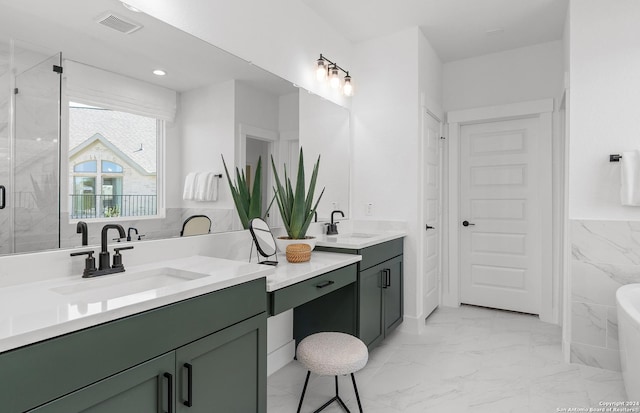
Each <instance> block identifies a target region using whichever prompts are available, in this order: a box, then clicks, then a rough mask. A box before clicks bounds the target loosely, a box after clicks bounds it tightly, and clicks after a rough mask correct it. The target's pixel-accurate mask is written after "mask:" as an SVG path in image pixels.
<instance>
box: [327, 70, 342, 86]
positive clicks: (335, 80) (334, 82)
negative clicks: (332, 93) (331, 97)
mask: <svg viewBox="0 0 640 413" xmlns="http://www.w3.org/2000/svg"><path fill="white" fill-rule="evenodd" d="M329 84H331V87H332V88H333V89H337V88H339V87H340V76H338V68H337V67H333V68H332V69H331V77H329Z"/></svg>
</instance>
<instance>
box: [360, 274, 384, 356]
mask: <svg viewBox="0 0 640 413" xmlns="http://www.w3.org/2000/svg"><path fill="white" fill-rule="evenodd" d="M359 276H360V282H359V284H358V289H359V291H358V292H359V322H358V327H359V331H358V333H359V337H360V340H362V341H363V342H364V344H366V345H367V346H371V345H372V344H374V342H376V341H378V340H382V338H383V336H384V330H383V326H382V278H383V277H382V276H383V266H382V265H376V266H374V267H371V268H368V269H366V270H364V271H360V275H359Z"/></svg>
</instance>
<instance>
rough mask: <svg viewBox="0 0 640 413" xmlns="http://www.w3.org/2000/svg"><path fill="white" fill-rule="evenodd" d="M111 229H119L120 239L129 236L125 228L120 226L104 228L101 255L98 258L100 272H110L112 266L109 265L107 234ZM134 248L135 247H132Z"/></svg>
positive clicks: (113, 225) (110, 225) (108, 225)
mask: <svg viewBox="0 0 640 413" xmlns="http://www.w3.org/2000/svg"><path fill="white" fill-rule="evenodd" d="M110 229H117V230H118V233H119V235H120V238H124V237H126V236H127V234H125V232H124V228H122V225H119V224H107V225H105V226H104V227H102V237H101V238H102V243H101V244H100V255H99V258H98V264H99V266H98V271H103V270H109V269H111V266H110V264H109V251H107V232H109V230H110ZM131 248H133V247H131Z"/></svg>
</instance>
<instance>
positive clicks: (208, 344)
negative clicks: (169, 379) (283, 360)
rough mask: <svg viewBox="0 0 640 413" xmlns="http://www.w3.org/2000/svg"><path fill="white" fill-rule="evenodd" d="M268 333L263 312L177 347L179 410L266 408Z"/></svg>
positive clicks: (262, 410)
mask: <svg viewBox="0 0 640 413" xmlns="http://www.w3.org/2000/svg"><path fill="white" fill-rule="evenodd" d="M239 299H243V298H242V297H239ZM266 332H267V318H266V314H265V313H263V314H262V315H258V316H255V317H252V318H250V319H248V320H245V321H243V322H241V323H238V324H235V325H233V326H231V327H227V328H225V329H224V330H221V331H219V332H217V333H214V334H211V335H209V336H207V337H204V338H202V339H200V340H198V341H195V342H193V343H191V344H189V345H187V346H184V347H181V348H179V349H178V350H176V371H177V374H178V376H179V379H178V381H179V386H178V389H177V396H178V401H177V405H178V407H177V411H178V412H184V413H199V412H207V413H212V412H224V413H234V412H238V413H240V412H242V413H244V412H259V413H265V412H266V405H267V403H266V400H267V399H266V388H267V384H266V380H267V361H266V354H267V337H266Z"/></svg>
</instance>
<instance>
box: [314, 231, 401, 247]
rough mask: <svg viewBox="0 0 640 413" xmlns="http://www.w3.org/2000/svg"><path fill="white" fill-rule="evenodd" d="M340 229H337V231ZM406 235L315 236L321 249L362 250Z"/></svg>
mask: <svg viewBox="0 0 640 413" xmlns="http://www.w3.org/2000/svg"><path fill="white" fill-rule="evenodd" d="M339 230H340V228H338V231H339ZM406 235H407V232H406V231H384V232H348V233H344V234H341V233H339V234H337V235H326V234H323V235H315V237H316V238H317V242H316V245H317V246H321V247H334V248H349V249H356V250H358V249H362V248H366V247H370V246H372V245H376V244H380V243H382V242H386V241H391V240H394V239H397V238H402V237H405V236H406Z"/></svg>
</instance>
